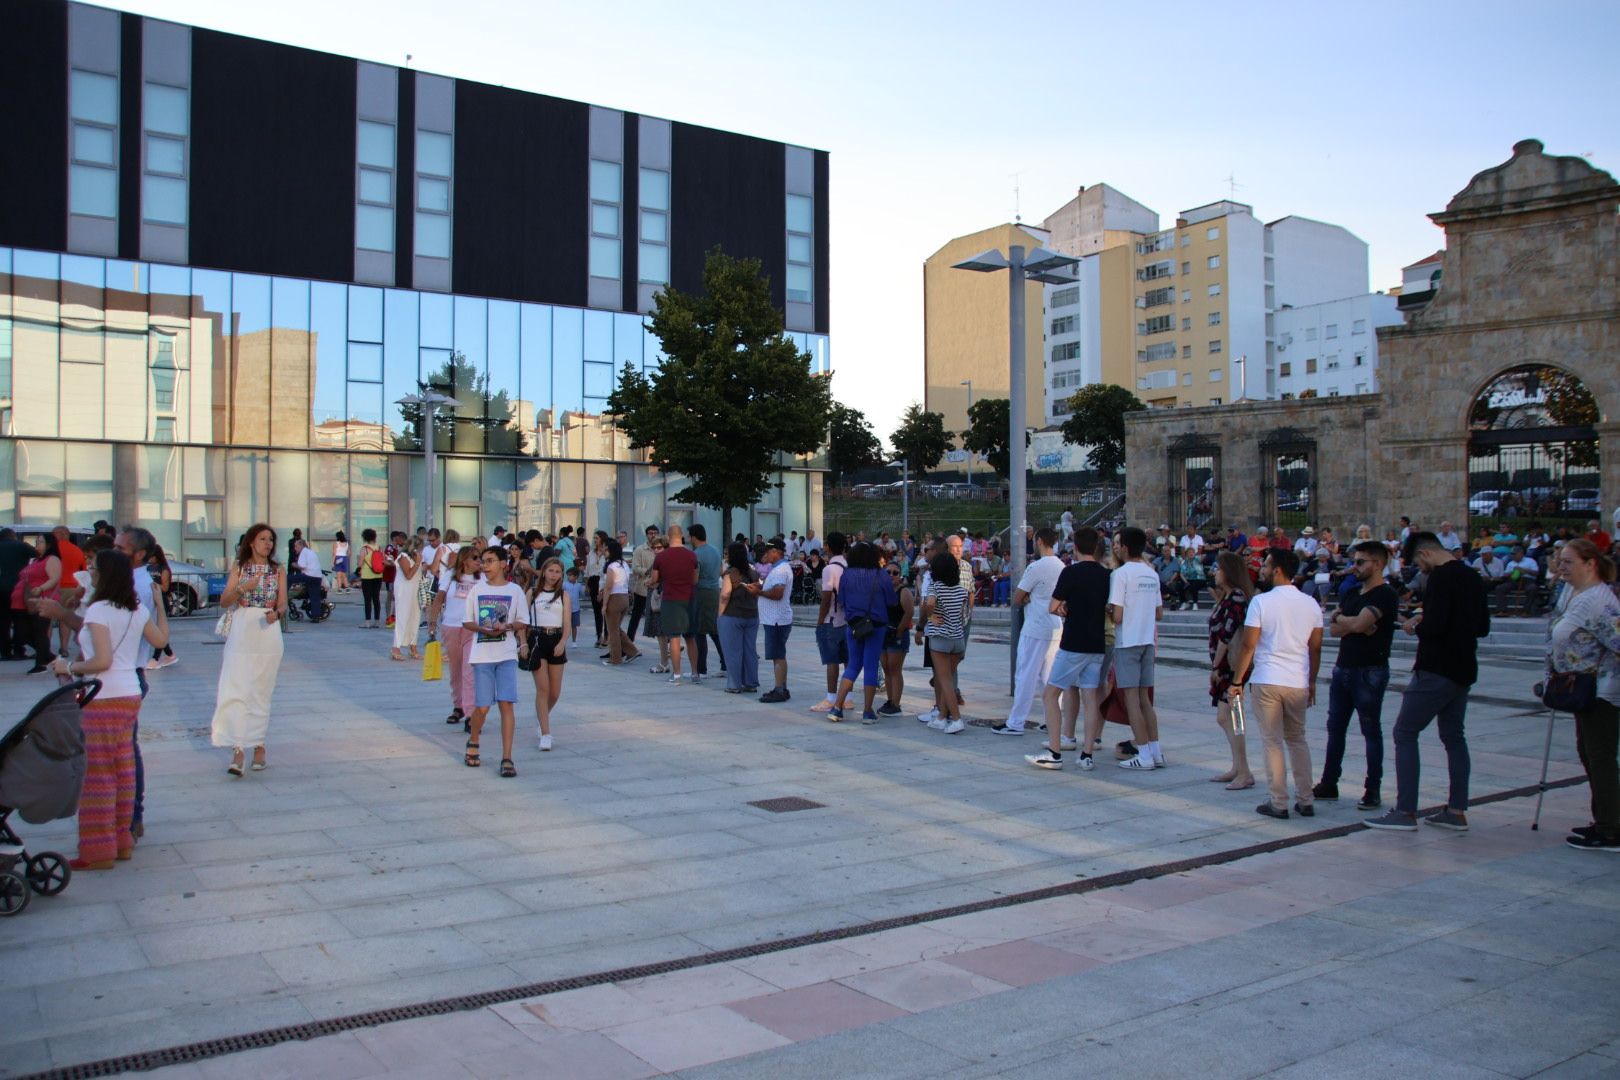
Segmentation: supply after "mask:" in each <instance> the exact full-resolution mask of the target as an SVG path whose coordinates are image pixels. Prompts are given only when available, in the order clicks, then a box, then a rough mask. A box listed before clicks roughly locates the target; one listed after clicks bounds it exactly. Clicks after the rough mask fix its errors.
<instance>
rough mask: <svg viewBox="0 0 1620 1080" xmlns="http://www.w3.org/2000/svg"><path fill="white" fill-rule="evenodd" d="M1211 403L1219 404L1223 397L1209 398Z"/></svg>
mask: <svg viewBox="0 0 1620 1080" xmlns="http://www.w3.org/2000/svg"><path fill="white" fill-rule="evenodd" d="M1209 403H1210V404H1211V405H1219V404H1220V403H1221V399H1220V398H1218V397H1212V398H1210V399H1209Z"/></svg>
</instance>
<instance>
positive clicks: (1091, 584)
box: [1024, 527, 1109, 769]
mask: <svg viewBox="0 0 1620 1080" xmlns="http://www.w3.org/2000/svg"><path fill="white" fill-rule="evenodd" d="M1101 542H1102V538H1101V537H1100V536H1098V535H1097V530H1096V529H1093V528H1089V527H1087V528H1082V529H1077V530H1076V531H1075V534H1074V552H1075V561H1074V562H1073V563H1071V564H1069V565H1068V566H1066V567H1064V568H1063V573H1061V574H1059V575H1058V579H1057V585H1056V586H1054V587H1053V589H1052V614H1054V615H1061V616H1062V617H1063V636H1062V638H1061V639H1060V640H1059V641H1058V651H1057V656H1056V658H1054V659H1053V661H1052V671H1051V673H1050V674H1049V675H1048V676H1047V677H1046V687H1045V689H1044V690H1043V691H1042V694H1041V702H1042V704H1043V705H1044V706H1045V707H1046V736H1047V751H1046V753H1044V754H1025V755H1024V760H1025V761H1027V762H1029V763H1030V764H1031V765H1034V766H1035V767H1036V768H1040V769H1061V768H1063V751H1065V750H1073V749H1076V746H1077V744H1076V741H1075V731H1074V728H1075V719H1076V717H1075V716H1074V715H1072V714H1068V710H1061V709H1060V704H1061V699H1062V697H1063V695H1064V694H1065V693H1073V692H1074V690H1075V688H1076V687H1078V688H1079V692H1080V696H1081V699H1082V700H1083V701H1084V703H1085V711H1086V731H1085V742H1083V743H1079V744H1078V747H1079V748H1080V767H1081V768H1082V769H1090V768H1091V767H1092V763H1091V747H1092V745H1093V743H1094V742H1095V741H1096V739H1097V738H1098V737H1099V736H1100V735H1101V734H1102V710H1101V708H1100V702H1101V698H1102V690H1101V687H1102V680H1103V662H1104V654H1105V653H1106V651H1107V644H1106V639H1105V637H1104V630H1103V620H1104V619H1106V618H1107V617H1108V584H1109V573H1108V571H1107V570H1106V569H1104V567H1103V566H1102V564H1101V563H1099V562H1098V561H1097V548H1098V546H1099V545H1100V543H1101Z"/></svg>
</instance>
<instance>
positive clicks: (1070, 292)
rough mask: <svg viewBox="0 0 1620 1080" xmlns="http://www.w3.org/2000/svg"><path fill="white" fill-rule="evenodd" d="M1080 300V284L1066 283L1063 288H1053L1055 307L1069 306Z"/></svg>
mask: <svg viewBox="0 0 1620 1080" xmlns="http://www.w3.org/2000/svg"><path fill="white" fill-rule="evenodd" d="M1079 302H1080V286H1078V285H1066V286H1064V287H1063V288H1061V289H1053V290H1052V303H1051V306H1052V307H1054V308H1060V307H1069V306H1071V305H1073V304H1078V303H1079Z"/></svg>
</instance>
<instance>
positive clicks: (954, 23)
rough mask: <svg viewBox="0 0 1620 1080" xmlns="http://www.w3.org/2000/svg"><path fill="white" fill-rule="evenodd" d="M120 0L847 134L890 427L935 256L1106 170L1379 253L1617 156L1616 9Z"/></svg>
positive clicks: (869, 376)
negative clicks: (1519, 169) (1297, 217)
mask: <svg viewBox="0 0 1620 1080" xmlns="http://www.w3.org/2000/svg"><path fill="white" fill-rule="evenodd" d="M109 6H112V7H117V8H121V9H124V10H128V11H136V12H140V13H142V14H145V15H152V16H157V17H160V18H170V19H174V20H176V21H179V22H187V23H193V24H196V25H199V26H206V27H211V28H214V29H220V30H227V31H231V32H233V33H241V34H248V35H252V36H255V37H262V38H267V39H270V40H273V41H283V42H289V43H292V44H297V45H303V46H307V47H310V48H316V49H322V50H325V51H329V52H335V53H343V54H347V55H352V56H358V57H361V58H363V59H369V60H377V61H381V62H385V63H391V64H403V63H404V61H405V55H406V54H407V53H411V54H413V55H414V59H413V61H412V66H413V67H416V68H419V69H421V70H426V71H434V72H439V73H443V74H446V75H453V76H457V77H461V78H472V79H479V80H482V81H485V82H491V83H499V84H504V85H508V86H514V87H519V88H522V89H525V90H534V91H541V92H544V93H549V94H556V95H558V96H561V97H568V98H575V99H579V100H584V101H589V102H592V103H595V104H599V105H606V106H611V107H616V108H623V109H629V110H634V111H637V112H643V113H649V114H653V115H658V116H666V117H669V118H671V119H675V120H684V121H689V122H692V123H701V124H706V125H710V126H713V127H719V128H726V129H729V130H734V131H741V132H746V133H749V134H755V135H760V136H764V137H767V138H771V139H779V140H782V141H786V142H793V143H799V144H802V145H807V146H812V147H815V148H817V149H823V150H827V151H830V152H831V154H832V207H831V213H832V297H831V301H832V319H833V344H832V357H833V365H834V368H835V370H836V372H837V374H836V377H835V381H834V392H835V394H836V396H837V397H838V398H839V399H840V400H842V401H845V402H847V403H849V404H852V405H854V406H856V407H858V408H861V409H863V410H865V411H866V412H867V414H868V416H869V417H870V418H871V419H872V421H873V423H874V425H875V427H876V428H877V430H878V432H879V433H880V435H884V436H886V435H887V433H888V432H889V431H890V430H891V429H892V428H893V426H894V421H895V419H896V417H897V416H898V415H899V413H900V411H901V410H902V409H904V408H905V406H906V405H907V404H908V403H909V402H911V401H914V400H920V399H921V397H922V261H923V259H924V258H925V257H927V256H928V254H930V253H931V252H932V251H934V250H935V249H937V248H938V247H939V246H940V245H942V244H943V243H944V242H945V241H947V240H948V239H950V238H951V237H953V236H957V235H961V234H963V233H966V232H972V231H975V230H977V229H981V228H985V227H988V226H990V225H994V224H996V223H998V222H1002V221H1007V220H1010V219H1011V217H1012V215H1013V211H1014V199H1013V188H1014V182H1015V181H1014V174H1015V173H1016V174H1018V180H1017V184H1018V187H1019V188H1020V189H1021V195H1020V204H1021V207H1022V211H1023V216H1024V219H1025V220H1026V221H1034V222H1039V221H1040V220H1041V219H1042V218H1043V217H1044V216H1045V215H1046V214H1047V213H1048V212H1050V211H1051V210H1052V209H1054V208H1056V207H1057V206H1059V205H1061V204H1062V203H1063V202H1065V201H1066V200H1067V199H1069V198H1071V197H1072V196H1073V194H1074V190H1075V188H1077V187H1078V186H1080V185H1082V184H1085V185H1089V184H1094V183H1099V182H1107V183H1109V184H1112V185H1114V186H1115V187H1117V188H1119V189H1120V190H1122V191H1124V192H1126V193H1127V194H1129V195H1131V196H1132V197H1134V198H1136V199H1138V200H1140V201H1142V202H1144V203H1146V204H1147V205H1149V206H1151V207H1153V208H1154V209H1155V210H1157V211H1159V213H1160V216H1161V220H1163V221H1165V222H1166V223H1169V222H1170V221H1173V219H1174V217H1175V214H1176V213H1177V212H1178V211H1179V210H1182V209H1186V208H1188V207H1192V206H1197V205H1199V204H1201V203H1205V202H1209V201H1211V200H1213V199H1217V198H1223V197H1226V196H1227V195H1228V193H1229V188H1228V186H1227V177H1228V176H1230V175H1235V176H1236V178H1237V182H1238V184H1239V185H1240V186H1239V187H1238V188H1237V190H1236V197H1237V198H1238V199H1239V200H1241V201H1243V202H1247V203H1251V204H1252V205H1253V206H1254V208H1255V212H1256V214H1257V215H1259V217H1260V218H1261V219H1262V220H1272V219H1274V218H1279V217H1282V216H1284V215H1286V214H1302V215H1305V216H1307V217H1314V218H1320V219H1322V220H1325V221H1331V222H1334V223H1336V224H1340V225H1344V226H1345V227H1347V228H1349V229H1350V230H1351V231H1352V232H1354V233H1356V234H1357V235H1358V236H1360V237H1361V238H1362V239H1364V240H1366V241H1367V243H1368V244H1369V245H1370V247H1371V273H1372V281H1371V285H1372V287H1373V288H1387V287H1389V286H1391V285H1394V284H1396V283H1397V282H1398V281H1399V269H1400V267H1401V266H1402V265H1404V264H1406V263H1409V262H1413V261H1415V260H1416V259H1418V258H1420V257H1422V256H1424V255H1427V254H1429V253H1430V252H1431V251H1433V250H1434V249H1435V248H1437V247H1439V246H1440V244H1441V243H1442V241H1443V237H1442V235H1441V233H1440V230H1439V229H1438V228H1436V227H1435V226H1434V225H1433V224H1432V223H1430V222H1429V221H1428V219H1427V218H1426V217H1425V216H1424V215H1425V214H1427V213H1429V212H1432V211H1435V210H1439V209H1441V208H1443V207H1444V206H1445V204H1446V202H1447V200H1449V199H1450V198H1451V196H1452V195H1453V194H1455V193H1456V192H1457V191H1458V190H1459V189H1461V188H1462V187H1463V185H1464V184H1466V183H1467V182H1468V179H1469V177H1471V176H1472V175H1473V174H1474V173H1476V172H1478V171H1479V170H1480V169H1483V168H1486V167H1489V166H1491V165H1495V164H1497V163H1499V162H1501V161H1503V160H1505V159H1506V158H1507V157H1508V156H1509V153H1510V150H1511V148H1512V145H1513V143H1514V142H1516V141H1517V140H1519V139H1521V138H1526V137H1532V136H1533V137H1536V138H1540V139H1542V140H1543V141H1544V142H1545V143H1546V144H1547V149H1548V151H1549V152H1551V153H1557V154H1589V155H1590V156H1591V161H1592V162H1593V164H1595V165H1597V166H1598V167H1600V168H1603V169H1607V170H1609V171H1611V172H1614V171H1617V170H1620V74H1617V70H1616V61H1615V45H1616V43H1617V42H1620V3H1615V2H1610V0H1589V2H1574V0H1539V2H1537V3H1534V4H1523V3H1506V2H1501V0H1469V2H1427V3H1426V2H1420V0H1408V2H1405V3H1390V2H1384V0H1374V2H1368V0H1362V2H1359V3H1354V4H1338V3H1334V4H1329V3H1307V4H1300V3H1297V2H1289V3H1282V2H1265V3H1236V4H1225V5H1211V4H1207V3H1197V2H1182V0H1169V2H1164V0H1161V2H1160V3H1157V4H1154V5H1152V6H1151V8H1144V7H1142V6H1140V5H1137V6H1132V5H1120V4H1101V3H1090V4H1046V5H1031V6H1028V7H1025V8H1023V9H1018V10H1016V11H1015V10H1014V9H1012V8H1001V7H999V6H993V5H985V4H975V3H963V2H943V3H928V4H923V3H910V4H890V5H877V4H871V3H854V2H848V0H830V2H825V3H820V4H813V5H811V4H799V5H785V4H784V5H777V4H759V3H746V4H745V3H735V2H711V3H701V4H697V3H693V4H672V3H650V2H645V0H630V2H626V3H620V4H608V5H604V4H578V3H572V4H564V3H553V2H529V3H523V2H518V3H512V2H497V0H456V2H453V3H442V2H431V3H430V2H426V0H392V2H384V0H276V2H275V3H267V4H257V3H246V2H240V0H238V2H234V3H219V2H218V0H113V2H111V3H110V4H109Z"/></svg>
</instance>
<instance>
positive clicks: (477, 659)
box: [462, 581, 528, 664]
mask: <svg viewBox="0 0 1620 1080" xmlns="http://www.w3.org/2000/svg"><path fill="white" fill-rule="evenodd" d="M527 613H528V601H527V600H526V598H525V597H524V595H523V590H522V588H520V587H519V586H517V585H514V584H513V583H512V582H510V581H508V582H507V583H506V584H505V585H490V584H487V583H480V584H478V585H477V586H475V587H474V588H473V589H471V590H470V591H469V592H468V593H467V610H466V612H465V613H464V614H463V616H462V622H470V623H477V624H478V626H479V627H481V628H482V627H488V626H493V625H495V624H497V623H508V622H510V623H524V622H526V621H527V618H526V616H527ZM517 639H518V636H517V634H516V633H515V632H512V631H507V632H504V633H502V632H490V631H485V630H483V629H480V631H479V632H478V634H477V635H476V636H475V637H474V638H473V645H472V655H471V656H470V657H469V659H470V660H471V662H472V663H474V664H499V663H500V662H502V661H503V660H516V659H517V648H518V640H517Z"/></svg>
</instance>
